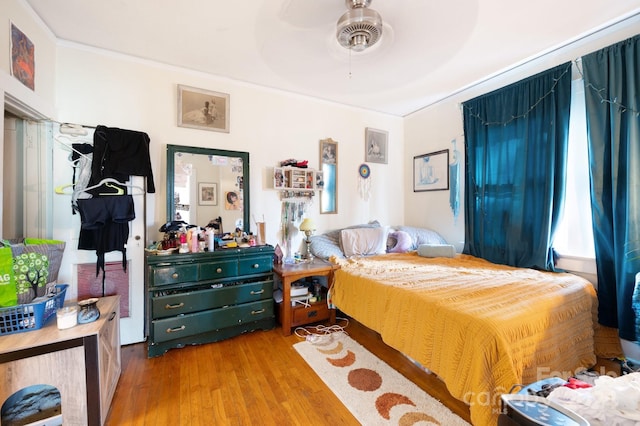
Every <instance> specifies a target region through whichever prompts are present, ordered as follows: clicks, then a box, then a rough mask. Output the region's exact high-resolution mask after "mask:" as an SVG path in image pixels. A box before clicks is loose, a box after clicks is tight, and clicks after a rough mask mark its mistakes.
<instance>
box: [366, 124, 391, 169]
mask: <svg viewBox="0 0 640 426" xmlns="http://www.w3.org/2000/svg"><path fill="white" fill-rule="evenodd" d="M388 138H389V132H386V131H384V130H377V129H372V128H370V127H367V128H366V129H365V131H364V145H365V146H364V152H365V156H364V161H366V162H367V163H382V164H387V151H388V149H387V142H388Z"/></svg>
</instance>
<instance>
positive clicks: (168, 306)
mask: <svg viewBox="0 0 640 426" xmlns="http://www.w3.org/2000/svg"><path fill="white" fill-rule="evenodd" d="M183 306H184V302H180V303H178V304H177V305H170V304H168V303H167V304H166V305H164V308H165V309H178V308H182V307H183Z"/></svg>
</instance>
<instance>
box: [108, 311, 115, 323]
mask: <svg viewBox="0 0 640 426" xmlns="http://www.w3.org/2000/svg"><path fill="white" fill-rule="evenodd" d="M115 317H116V313H115V312H111V315H109V319H108V320H107V321H113V319H114V318H115Z"/></svg>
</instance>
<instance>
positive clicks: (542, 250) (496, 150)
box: [463, 63, 571, 270]
mask: <svg viewBox="0 0 640 426" xmlns="http://www.w3.org/2000/svg"><path fill="white" fill-rule="evenodd" d="M570 106H571V63H565V64H563V65H560V66H557V67H555V68H552V69H550V70H548V71H545V72H542V73H539V74H537V75H535V76H532V77H529V78H527V79H525V80H522V81H520V82H517V83H514V84H512V85H509V86H507V87H504V88H502V89H499V90H496V91H494V92H491V93H489V94H486V95H483V96H480V97H478V98H475V99H472V100H470V101H467V102H465V103H464V104H463V114H464V133H465V138H466V144H465V153H466V161H467V164H466V176H465V245H464V253H467V254H471V255H474V256H478V257H481V258H484V259H487V260H489V261H492V262H494V263H501V264H506V265H512V266H519V267H531V268H537V269H543V270H554V256H553V249H552V246H551V244H552V242H553V234H554V232H555V227H556V224H557V222H558V220H559V218H560V215H561V212H562V209H561V206H562V202H563V199H564V191H565V186H564V181H565V175H566V157H567V146H568V133H569V111H570Z"/></svg>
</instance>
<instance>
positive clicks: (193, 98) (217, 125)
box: [178, 84, 229, 133]
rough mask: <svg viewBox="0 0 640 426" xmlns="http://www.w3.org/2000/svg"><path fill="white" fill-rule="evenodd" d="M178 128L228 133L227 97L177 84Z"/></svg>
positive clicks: (223, 94)
mask: <svg viewBox="0 0 640 426" xmlns="http://www.w3.org/2000/svg"><path fill="white" fill-rule="evenodd" d="M178 126H179V127H190V128H192V129H202V130H213V131H215V132H225V133H229V95H228V94H226V93H220V92H212V91H210V90H204V89H196V88H195V87H189V86H183V85H181V84H179V85H178Z"/></svg>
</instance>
